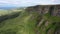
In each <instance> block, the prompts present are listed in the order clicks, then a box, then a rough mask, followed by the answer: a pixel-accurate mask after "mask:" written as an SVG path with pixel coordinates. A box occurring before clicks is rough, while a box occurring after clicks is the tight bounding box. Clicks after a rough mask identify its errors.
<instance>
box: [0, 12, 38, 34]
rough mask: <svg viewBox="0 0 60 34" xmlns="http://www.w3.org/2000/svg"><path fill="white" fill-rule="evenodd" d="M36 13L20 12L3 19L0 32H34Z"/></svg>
mask: <svg viewBox="0 0 60 34" xmlns="http://www.w3.org/2000/svg"><path fill="white" fill-rule="evenodd" d="M37 16H38V14H37V13H31V14H29V13H27V12H22V13H21V14H20V16H18V17H16V18H13V19H8V20H5V21H3V22H2V23H1V25H0V34H35V31H34V29H35V25H36V20H37Z"/></svg>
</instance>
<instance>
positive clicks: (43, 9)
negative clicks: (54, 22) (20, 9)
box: [26, 5, 60, 16]
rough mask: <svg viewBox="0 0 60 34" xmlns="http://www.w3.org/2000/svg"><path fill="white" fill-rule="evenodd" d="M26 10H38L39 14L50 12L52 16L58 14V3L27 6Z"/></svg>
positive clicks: (59, 8) (59, 6)
mask: <svg viewBox="0 0 60 34" xmlns="http://www.w3.org/2000/svg"><path fill="white" fill-rule="evenodd" d="M26 11H28V12H32V11H34V12H38V13H40V14H46V13H50V15H52V16H60V5H37V6H31V7H27V8H26Z"/></svg>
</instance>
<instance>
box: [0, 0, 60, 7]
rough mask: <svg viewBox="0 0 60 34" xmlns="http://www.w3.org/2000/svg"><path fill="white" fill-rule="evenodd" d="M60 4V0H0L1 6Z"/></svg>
mask: <svg viewBox="0 0 60 34" xmlns="http://www.w3.org/2000/svg"><path fill="white" fill-rule="evenodd" d="M46 4H60V0H0V7H3V6H8V7H9V6H16V7H19V6H20V7H21V6H31V5H46Z"/></svg>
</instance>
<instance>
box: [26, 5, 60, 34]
mask: <svg viewBox="0 0 60 34" xmlns="http://www.w3.org/2000/svg"><path fill="white" fill-rule="evenodd" d="M26 11H27V12H28V13H32V12H36V13H38V14H40V15H41V19H39V18H40V17H38V19H39V20H38V21H37V25H36V27H37V28H39V30H37V29H36V34H60V25H59V24H60V5H37V6H31V7H27V8H26ZM44 15H46V16H44Z"/></svg>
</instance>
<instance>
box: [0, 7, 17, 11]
mask: <svg viewBox="0 0 60 34" xmlns="http://www.w3.org/2000/svg"><path fill="white" fill-rule="evenodd" d="M14 8H16V7H0V9H4V10H8V9H14Z"/></svg>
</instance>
